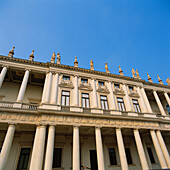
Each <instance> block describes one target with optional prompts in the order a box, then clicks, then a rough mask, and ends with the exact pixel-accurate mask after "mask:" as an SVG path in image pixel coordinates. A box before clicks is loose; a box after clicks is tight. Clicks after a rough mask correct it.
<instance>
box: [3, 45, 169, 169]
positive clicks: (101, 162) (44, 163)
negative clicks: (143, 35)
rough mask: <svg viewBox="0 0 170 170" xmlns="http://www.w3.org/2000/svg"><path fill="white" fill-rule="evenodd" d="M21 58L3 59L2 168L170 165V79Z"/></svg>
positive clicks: (59, 58)
mask: <svg viewBox="0 0 170 170" xmlns="http://www.w3.org/2000/svg"><path fill="white" fill-rule="evenodd" d="M13 55H14V48H13V49H12V50H11V51H10V52H9V54H8V56H3V55H0V66H1V74H0V149H1V153H0V170H28V169H29V170H41V169H44V170H71V169H73V170H80V169H82V170H85V169H91V170H97V169H99V170H121V169H122V170H128V169H129V170H141V169H143V170H147V169H168V168H170V157H169V153H168V151H170V111H169V105H170V82H169V79H167V83H168V84H169V85H164V84H163V83H162V80H161V79H160V77H159V76H158V80H159V84H158V83H153V82H152V79H151V77H150V76H149V74H148V80H149V81H145V80H142V79H141V78H140V76H139V73H138V71H137V70H136V71H135V70H134V69H132V77H127V76H124V74H123V71H122V69H121V67H120V66H119V73H120V75H116V74H112V73H110V71H109V69H108V65H107V63H106V64H105V69H106V72H99V71H95V69H94V64H93V61H92V60H91V61H90V69H83V68H80V67H78V61H77V57H76V58H75V62H74V66H68V65H63V64H61V56H60V54H59V53H58V54H57V57H56V55H55V53H54V54H53V55H52V58H51V61H50V62H47V63H42V62H37V61H34V51H33V52H32V53H31V55H30V56H29V60H25V59H19V58H15V57H13ZM56 58H57V61H55V59H56Z"/></svg>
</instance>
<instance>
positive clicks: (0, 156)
mask: <svg viewBox="0 0 170 170" xmlns="http://www.w3.org/2000/svg"><path fill="white" fill-rule="evenodd" d="M14 132H15V125H9V127H8V131H7V134H6V136H5V140H4V143H3V146H2V150H1V153H0V170H4V169H5V166H6V163H7V160H8V157H9V152H10V150H11V145H12V141H13V138H14Z"/></svg>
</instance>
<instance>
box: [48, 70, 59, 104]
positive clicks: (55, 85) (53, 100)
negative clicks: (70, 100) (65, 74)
mask: <svg viewBox="0 0 170 170" xmlns="http://www.w3.org/2000/svg"><path fill="white" fill-rule="evenodd" d="M58 82H59V73H55V74H54V75H53V81H52V88H51V100H50V103H51V104H57V98H58Z"/></svg>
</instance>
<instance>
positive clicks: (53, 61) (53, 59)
mask: <svg viewBox="0 0 170 170" xmlns="http://www.w3.org/2000/svg"><path fill="white" fill-rule="evenodd" d="M55 57H56V55H55V52H54V53H53V55H52V56H51V63H55Z"/></svg>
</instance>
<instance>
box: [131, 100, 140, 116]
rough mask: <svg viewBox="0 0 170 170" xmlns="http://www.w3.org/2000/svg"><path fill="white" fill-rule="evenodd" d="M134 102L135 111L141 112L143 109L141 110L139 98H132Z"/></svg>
mask: <svg viewBox="0 0 170 170" xmlns="http://www.w3.org/2000/svg"><path fill="white" fill-rule="evenodd" d="M132 102H133V106H134V109H135V112H138V113H139V112H141V111H140V107H139V103H138V100H136V99H132Z"/></svg>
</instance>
